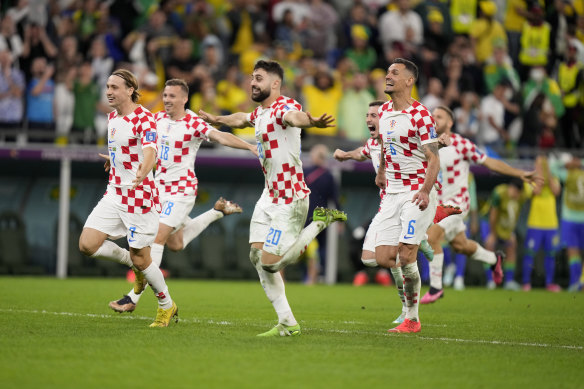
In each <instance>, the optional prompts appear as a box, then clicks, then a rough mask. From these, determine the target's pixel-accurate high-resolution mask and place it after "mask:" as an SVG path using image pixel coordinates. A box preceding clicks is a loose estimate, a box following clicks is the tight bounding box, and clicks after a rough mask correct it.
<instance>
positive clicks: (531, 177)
mask: <svg viewBox="0 0 584 389" xmlns="http://www.w3.org/2000/svg"><path fill="white" fill-rule="evenodd" d="M521 179H522V180H523V181H524V182H527V183H528V184H529V185H531V187H533V188H535V187H541V186H543V184H544V181H545V180H544V178H543V177H542V176H540V175H539V174H538V173H536V171H535V170H533V171H531V172H525V173H523V175H521Z"/></svg>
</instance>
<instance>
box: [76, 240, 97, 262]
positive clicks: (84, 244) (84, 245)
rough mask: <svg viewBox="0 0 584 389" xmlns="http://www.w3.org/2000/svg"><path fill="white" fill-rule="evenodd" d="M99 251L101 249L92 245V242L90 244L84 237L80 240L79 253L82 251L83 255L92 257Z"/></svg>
mask: <svg viewBox="0 0 584 389" xmlns="http://www.w3.org/2000/svg"><path fill="white" fill-rule="evenodd" d="M97 249H99V247H98V246H96V245H95V244H92V242H89V241H88V240H87V239H85V238H84V237H83V235H82V236H81V237H80V238H79V251H81V253H82V254H83V255H86V256H88V257H91V256H92V255H93V254H94V253H95V252H96V251H97Z"/></svg>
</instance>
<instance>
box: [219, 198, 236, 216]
mask: <svg viewBox="0 0 584 389" xmlns="http://www.w3.org/2000/svg"><path fill="white" fill-rule="evenodd" d="M213 209H215V210H216V211H219V212H222V213H223V215H225V216H227V215H231V214H234V213H241V212H242V211H243V209H242V208H241V207H240V206H239V205H238V204H236V203H233V202H231V201H229V200H225V199H224V198H223V197H219V200H217V201H216V202H215V206H214V207H213Z"/></svg>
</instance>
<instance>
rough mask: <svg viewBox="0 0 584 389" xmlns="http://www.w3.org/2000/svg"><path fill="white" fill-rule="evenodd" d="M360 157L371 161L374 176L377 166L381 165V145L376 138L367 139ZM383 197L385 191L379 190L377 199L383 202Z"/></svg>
mask: <svg viewBox="0 0 584 389" xmlns="http://www.w3.org/2000/svg"><path fill="white" fill-rule="evenodd" d="M361 155H363V156H364V157H367V158H369V159H370V160H371V164H372V165H373V169H374V170H375V174H377V171H378V170H379V164H380V163H381V145H380V144H379V140H378V139H377V138H369V139H367V142H366V143H365V146H363V147H362V148H361ZM384 195H385V190H384V189H380V190H379V197H380V198H381V199H382V200H383V196H384Z"/></svg>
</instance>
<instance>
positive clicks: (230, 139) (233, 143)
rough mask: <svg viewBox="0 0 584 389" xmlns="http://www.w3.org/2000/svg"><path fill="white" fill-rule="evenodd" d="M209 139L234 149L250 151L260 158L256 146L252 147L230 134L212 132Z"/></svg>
mask: <svg viewBox="0 0 584 389" xmlns="http://www.w3.org/2000/svg"><path fill="white" fill-rule="evenodd" d="M209 139H211V140H212V141H213V142H217V143H220V144H222V145H223V146H227V147H232V148H234V149H242V150H249V151H251V152H252V153H254V154H255V156H256V157H257V156H258V149H257V146H256V145H252V144H249V143H247V142H246V141H244V140H243V139H241V138H239V137H237V136H235V135H233V134H230V133H228V132H222V131H211V132H210V133H209Z"/></svg>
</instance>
